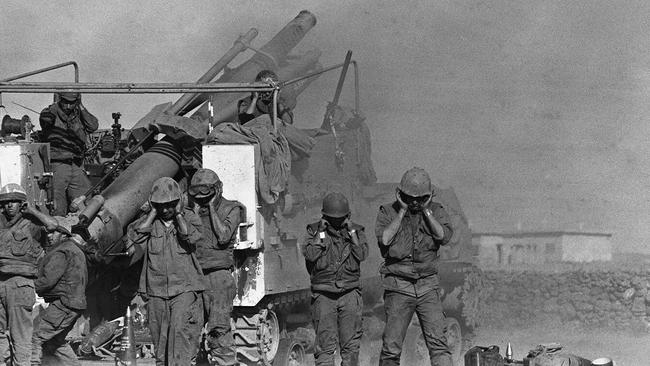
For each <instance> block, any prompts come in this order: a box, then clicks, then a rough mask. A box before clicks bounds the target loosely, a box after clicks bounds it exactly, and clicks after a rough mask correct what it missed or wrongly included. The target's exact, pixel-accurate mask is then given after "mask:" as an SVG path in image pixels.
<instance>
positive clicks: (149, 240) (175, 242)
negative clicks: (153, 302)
mask: <svg viewBox="0 0 650 366" xmlns="http://www.w3.org/2000/svg"><path fill="white" fill-rule="evenodd" d="M183 212H184V215H185V220H186V221H187V229H188V233H187V235H182V234H180V233H178V231H177V230H176V225H175V223H173V222H171V224H170V225H169V226H166V225H165V223H163V221H162V220H161V219H160V218H156V220H154V222H153V224H152V225H151V227H150V228H149V230H144V231H139V232H138V230H136V228H137V227H138V226H139V225H140V224H141V223H142V221H143V220H146V219H147V217H146V216H143V217H141V218H140V219H138V220H136V221H134V222H133V223H132V224H131V226H130V227H129V237H130V239H131V240H132V241H133V243H135V244H137V245H140V246H141V247H143V249H144V263H143V264H142V273H141V274H140V286H139V291H140V292H141V293H144V294H146V295H148V296H157V297H162V298H171V297H174V296H176V295H178V294H181V293H183V292H192V291H203V290H205V285H204V283H203V272H202V271H201V266H200V265H199V261H198V260H197V259H196V255H195V251H196V245H197V243H198V242H199V241H200V240H201V232H200V231H199V227H200V226H201V219H199V218H198V216H197V215H196V214H195V213H194V212H193V211H192V210H190V209H187V208H186V209H184V210H183Z"/></svg>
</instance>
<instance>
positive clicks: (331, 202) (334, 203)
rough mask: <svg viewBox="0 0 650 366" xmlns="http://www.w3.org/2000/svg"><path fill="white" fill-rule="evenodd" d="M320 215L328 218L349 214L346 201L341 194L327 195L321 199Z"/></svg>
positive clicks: (348, 206)
mask: <svg viewBox="0 0 650 366" xmlns="http://www.w3.org/2000/svg"><path fill="white" fill-rule="evenodd" d="M321 213H322V214H323V215H325V216H329V217H343V216H345V215H347V214H349V213H350V205H349V204H348V199H347V198H345V196H344V195H342V194H341V193H336V192H334V193H329V194H328V195H327V196H325V198H323V210H322V211H321Z"/></svg>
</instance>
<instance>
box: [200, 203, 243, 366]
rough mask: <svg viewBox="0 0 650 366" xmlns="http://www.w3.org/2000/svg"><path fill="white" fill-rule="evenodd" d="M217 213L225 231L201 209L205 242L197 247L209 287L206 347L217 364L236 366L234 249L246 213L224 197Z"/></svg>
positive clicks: (206, 298)
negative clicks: (232, 324) (232, 328)
mask: <svg viewBox="0 0 650 366" xmlns="http://www.w3.org/2000/svg"><path fill="white" fill-rule="evenodd" d="M213 204H214V203H213ZM214 210H215V212H216V214H217V216H218V217H219V218H220V219H221V221H222V222H223V223H224V230H223V231H219V230H218V229H217V228H216V227H214V226H213V225H212V222H211V221H210V210H209V208H208V207H201V208H199V216H200V217H201V221H202V223H203V225H202V228H201V231H202V233H203V239H202V240H201V241H200V242H199V244H198V246H197V258H198V260H199V264H200V265H201V268H202V269H203V274H204V275H205V281H206V284H207V285H208V289H207V291H206V292H205V293H204V294H203V295H204V303H205V306H206V313H207V323H208V326H207V329H208V334H207V347H208V349H209V353H210V357H211V358H212V360H213V361H214V362H216V364H217V365H236V364H237V353H236V350H235V344H234V339H233V335H232V330H231V326H230V316H231V313H232V301H233V299H234V298H235V281H234V279H233V276H232V270H233V267H234V258H233V248H234V244H235V240H236V236H237V228H238V227H239V224H240V223H241V221H242V219H241V216H242V213H243V211H244V210H243V206H242V204H241V203H239V202H237V201H230V200H227V199H224V198H221V200H220V201H219V202H218V203H216V204H215V206H214Z"/></svg>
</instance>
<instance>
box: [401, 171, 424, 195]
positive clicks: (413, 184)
mask: <svg viewBox="0 0 650 366" xmlns="http://www.w3.org/2000/svg"><path fill="white" fill-rule="evenodd" d="M399 190H400V191H402V192H403V193H404V194H407V195H409V196H413V197H419V196H424V195H427V194H431V178H429V174H427V172H426V171H425V170H424V169H422V168H417V167H415V168H411V169H409V170H407V171H406V173H404V175H403V176H402V181H401V182H400V183H399Z"/></svg>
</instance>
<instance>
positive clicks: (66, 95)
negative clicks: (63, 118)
mask: <svg viewBox="0 0 650 366" xmlns="http://www.w3.org/2000/svg"><path fill="white" fill-rule="evenodd" d="M59 100H64V101H66V102H70V103H74V102H76V101H78V100H79V93H73V92H63V93H59Z"/></svg>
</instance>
